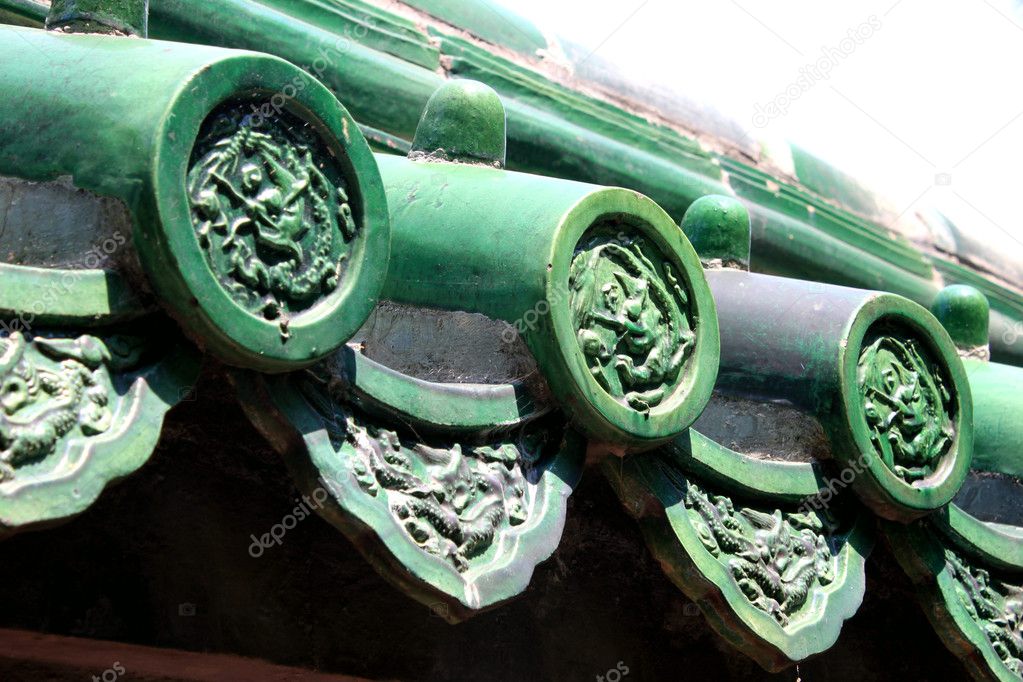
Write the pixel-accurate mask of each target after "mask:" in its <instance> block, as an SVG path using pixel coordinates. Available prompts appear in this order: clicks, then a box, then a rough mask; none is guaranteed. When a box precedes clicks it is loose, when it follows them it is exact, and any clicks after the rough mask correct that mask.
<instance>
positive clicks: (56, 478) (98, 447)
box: [0, 320, 198, 536]
mask: <svg viewBox="0 0 1023 682" xmlns="http://www.w3.org/2000/svg"><path fill="white" fill-rule="evenodd" d="M168 331H169V330H166V329H163V330H161V329H160V325H159V324H157V323H154V321H153V320H148V321H147V322H146V323H145V324H139V325H137V326H135V327H129V328H127V329H126V330H122V331H117V332H114V331H111V330H96V331H94V332H93V333H92V334H81V333H79V332H74V331H70V330H59V329H52V328H51V329H46V330H40V331H38V332H34V333H31V334H25V333H22V332H20V331H16V332H11V333H5V334H4V335H3V337H2V338H0V393H2V396H3V398H2V399H0V536H4V535H7V534H10V533H13V532H17V531H22V530H28V529H32V528H35V527H39V526H42V525H47V524H50V523H52V522H56V521H59V520H64V519H67V518H69V517H72V516H74V515H76V514H78V513H80V512H82V511H84V510H85V509H86V508H87V507H88V506H89V505H91V504H92V503H93V502H94V501H95V500H96V498H97V497H98V496H99V494H100V493H101V492H102V491H103V488H104V487H105V486H106V485H108V484H109V483H112V482H114V481H116V480H118V479H120V478H122V477H124V476H127V475H128V474H130V473H132V472H134V471H135V470H136V469H138V468H139V467H141V466H142V465H143V464H145V463H146V461H147V460H148V459H149V456H150V454H152V452H153V449H154V448H155V447H156V442H157V440H158V438H159V436H160V428H161V425H162V423H163V416H164V414H165V413H166V412H167V410H168V409H170V407H172V406H173V405H175V404H176V403H177V402H178V401H179V400H181V399H182V398H184V397H185V396H186V395H187V393H188V391H189V390H190V389H191V387H192V384H193V382H194V381H195V379H196V376H197V375H198V357H197V355H196V353H195V352H194V351H193V350H191V349H190V348H189V347H188V346H187V345H186V344H184V343H183V341H182V340H179V339H177V338H176V337H177V335H176V334H174V333H173V332H171V333H170V334H168Z"/></svg>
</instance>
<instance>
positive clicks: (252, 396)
mask: <svg viewBox="0 0 1023 682" xmlns="http://www.w3.org/2000/svg"><path fill="white" fill-rule="evenodd" d="M352 380H353V377H351V375H350V373H338V371H337V366H336V365H335V366H334V367H331V365H330V364H324V365H320V366H317V367H316V368H314V369H311V370H305V371H303V372H299V373H293V374H290V375H285V376H280V377H273V378H268V377H261V376H258V375H255V374H246V375H241V374H239V375H236V379H235V381H236V384H237V385H238V387H239V397H240V399H241V402H242V406H243V407H244V408H245V410H246V411H247V412H248V414H249V416H250V417H251V418H252V420H253V422H254V423H255V424H256V426H257V427H258V428H260V429H261V430H262V431H263V433H264V434H265V435H266V437H267V438H268V439H269V440H270V441H271V442H272V443H273V444H274V445H275V447H277V448H278V449H279V450H280V451H281V452H282V453H283V454H284V455H285V457H286V459H287V461H288V465H289V468H290V469H291V470H292V472H293V474H294V475H295V477H296V479H297V480H298V482H299V484H300V485H301V486H302V487H303V489H304V490H305V492H306V493H307V494H308V495H310V496H312V497H313V499H317V500H323V499H325V500H326V503H325V504H324V505H322V506H321V507H319V508H318V509H317V511H318V512H319V513H320V514H321V515H323V516H324V517H325V518H326V519H327V520H328V521H330V522H331V523H332V524H334V525H335V526H337V527H338V528H339V529H340V530H341V531H342V532H344V533H345V534H346V535H347V536H348V537H349V538H350V539H351V540H352V541H353V542H354V543H355V544H356V546H357V547H358V548H359V549H360V550H361V551H362V552H363V553H364V554H365V555H366V557H367V559H368V560H369V561H370V562H371V563H372V564H373V565H374V566H375V567H376V568H377V570H379V571H380V572H381V573H382V574H383V575H384V577H385V578H387V579H389V580H391V581H392V582H394V583H395V584H396V585H397V586H398V587H399V588H400V589H402V590H403V591H405V592H407V593H408V594H409V595H410V596H412V597H413V598H415V599H418V600H420V601H422V602H423V603H424V604H427V605H428V606H430V607H431V608H432V609H434V611H435V612H436V613H437V614H438V615H440V616H442V617H444V618H446V619H448V620H449V621H451V622H458V621H460V620H463V619H465V618H468V617H469V616H471V615H473V614H474V613H475V612H477V611H478V610H480V609H485V608H489V607H492V606H494V605H496V604H498V603H500V602H502V601H505V600H507V599H510V598H511V597H514V596H516V595H517V594H519V593H521V592H522V591H523V590H525V588H526V586H527V585H528V583H529V579H530V576H531V575H532V572H533V569H534V567H535V566H536V564H538V563H539V562H541V561H543V560H544V559H546V558H547V557H548V556H549V555H550V554H551V553H552V552H553V551H554V549H555V548H556V547H557V545H558V542H559V540H560V538H561V532H562V529H563V527H564V522H565V513H566V502H567V497H568V495H569V494H570V493H571V491H572V489H573V487H574V486H575V484H576V482H577V481H578V478H579V475H580V474H581V471H582V459H583V447H584V443H583V441H582V439H581V438H579V437H578V436H576V435H575V434H574V433H573V432H572V431H571V429H568V428H567V427H566V426H565V424H564V421H563V419H562V418H560V417H559V416H551V417H549V418H543V419H522V418H519V419H518V420H516V421H513V422H507V421H506V423H504V424H503V425H501V426H498V425H496V424H495V423H494V422H493V421H491V420H492V419H493V416H494V415H495V414H497V413H502V412H503V413H505V414H507V413H508V410H509V409H510V408H511V406H510V405H509V402H508V396H507V395H505V394H503V393H501V392H492V391H491V390H489V389H491V388H496V387H484V386H474V385H453V384H444V385H436V384H430V383H429V382H422V381H416V380H413V379H411V378H409V377H404V376H402V375H400V374H397V373H394V372H391V373H390V374H389V376H386V377H384V376H382V375H381V373H380V372H379V371H377V372H376V373H374V374H371V375H370V376H364V377H362V378H361V379H359V380H358V381H357V382H356V383H354V384H353V383H349V382H351V381H352ZM359 382H361V385H362V387H361V388H360V386H359ZM401 382H405V383H406V384H407V387H406V388H405V389H401V388H400V387H396V384H398V383H401ZM412 392H415V393H417V394H418V398H419V399H421V400H424V401H427V402H430V403H432V405H431V406H430V408H429V409H428V410H423V411H419V409H418V406H409V405H408V404H407V402H406V401H404V399H402V398H401V397H400V396H402V395H408V394H410V393H412ZM395 397H397V398H398V400H396V401H395V402H396V403H397V412H396V410H395V409H394V408H391V407H390V405H388V404H387V403H386V402H385V401H387V400H388V399H391V398H395ZM472 402H475V403H476V405H475V406H474V407H469V405H470V403H472ZM403 403H404V404H403ZM481 403H482V404H481ZM357 405H366V406H368V407H369V408H370V410H371V412H364V411H363V410H362V409H360V408H359V407H358V406H357ZM410 407H411V409H412V410H415V414H416V417H417V418H416V420H415V425H414V426H412V427H411V428H410V427H409V426H408V425H407V423H405V422H406V420H405V419H404V418H403V417H401V416H400V414H401V412H402V411H403V410H408V409H410ZM467 410H468V412H466V411H467ZM459 413H460V414H459ZM526 414H527V415H529V413H528V412H526ZM529 416H534V415H529ZM473 422H475V423H473Z"/></svg>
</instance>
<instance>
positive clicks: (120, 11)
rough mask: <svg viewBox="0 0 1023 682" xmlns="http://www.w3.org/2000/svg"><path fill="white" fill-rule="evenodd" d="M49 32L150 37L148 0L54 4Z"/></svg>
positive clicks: (63, 0)
mask: <svg viewBox="0 0 1023 682" xmlns="http://www.w3.org/2000/svg"><path fill="white" fill-rule="evenodd" d="M46 28H48V29H51V30H61V31H67V32H71V33H113V34H120V35H131V36H142V37H143V38H145V37H146V36H147V35H148V33H149V0H52V2H51V3H50V12H49V15H48V16H47V17H46Z"/></svg>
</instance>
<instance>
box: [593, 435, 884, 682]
mask: <svg viewBox="0 0 1023 682" xmlns="http://www.w3.org/2000/svg"><path fill="white" fill-rule="evenodd" d="M694 465H695V467H696V468H698V469H700V470H702V471H704V473H705V474H706V475H700V474H694V472H693V467H694ZM603 469H604V473H605V474H606V475H607V476H608V478H609V479H610V480H611V482H612V484H613V486H614V487H615V489H616V490H617V491H618V494H619V497H620V498H621V501H622V504H623V505H624V506H625V508H626V510H627V511H628V512H629V513H630V514H632V515H633V516H635V517H636V518H637V519H638V520H639V521H640V524H641V526H642V528H643V532H644V535H645V536H646V538H647V543H648V545H649V546H650V549H651V551H652V552H653V554H654V556H655V557H656V558H657V560H658V561H659V562H660V563H661V565H662V566H663V567H664V569H665V572H666V573H667V574H668V577H670V578H671V579H672V580H673V581H674V582H675V583H676V584H677V585H678V586H679V588H680V589H681V590H682V591H683V592H685V593H686V595H687V596H688V597H689V598H690V599H692V600H693V601H695V602H696V603H697V604H698V605H699V606H700V608H701V609H702V610H703V611H704V614H705V615H706V616H707V619H708V622H709V623H710V625H711V626H712V627H713V628H714V629H715V630H716V631H717V632H718V634H719V635H721V636H722V637H723V638H724V639H726V640H727V641H728V642H730V643H731V644H732V645H734V646H736V647H737V648H739V649H740V650H741V651H742V652H743V653H745V654H747V655H749V656H750V657H752V658H753V659H754V660H756V661H757V662H758V663H759V664H760V665H762V666H763V667H764V668H766V669H768V670H780V669H782V668H785V667H787V666H789V665H791V664H792V663H794V662H798V661H800V660H802V659H804V658H806V657H808V656H812V655H814V654H816V653H819V652H821V651H824V650H826V649H828V648H829V647H830V646H831V645H832V644H834V642H835V640H836V639H837V638H838V635H839V632H840V631H841V628H842V624H843V623H844V621H845V620H846V619H848V618H849V617H851V616H852V615H853V614H854V613H855V612H856V610H857V609H858V608H859V605H860V602H861V601H862V599H863V592H864V588H865V575H864V567H865V561H866V557H867V555H868V554H869V552H870V549H871V547H872V545H873V532H872V531H873V528H872V526H873V524H872V522H871V519H870V518H869V516H868V515H867V514H866V513H864V512H862V511H858V510H856V509H855V507H849V506H847V505H836V506H835V507H834V508H833V509H830V510H829V509H826V508H821V509H817V508H811V505H810V504H809V503H808V501H809V500H811V499H812V498H813V497H814V496H816V495H817V494H818V493H819V492H820V490H821V489H822V482H821V479H820V476H819V471H816V470H815V468H814V466H813V465H811V464H802V463H780V462H768V461H755V460H751V459H749V458H747V457H744V456H743V455H740V454H739V453H735V452H732V451H730V450H728V449H727V448H724V447H722V446H720V445H718V444H717V443H714V442H713V441H711V440H709V439H707V438H705V437H703V436H701V435H700V434H698V433H695V432H693V431H692V430H690V431H688V432H687V433H686V434H685V435H683V436H681V437H679V438H678V439H677V440H675V441H673V442H672V443H671V444H670V445H668V446H665V447H664V448H662V449H660V450H657V451H655V452H652V453H644V454H642V455H633V456H631V457H627V458H626V459H625V460H624V462H619V461H616V460H607V461H605V463H604V465H603ZM765 490H770V492H769V493H768V492H765ZM800 501H802V502H803V503H804V504H799V502H800Z"/></svg>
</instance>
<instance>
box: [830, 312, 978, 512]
mask: <svg viewBox="0 0 1023 682" xmlns="http://www.w3.org/2000/svg"><path fill="white" fill-rule="evenodd" d="M841 385H842V393H843V395H842V404H843V412H844V414H843V418H844V420H845V422H846V425H847V428H848V429H849V432H850V439H849V440H850V443H848V444H844V445H842V446H840V447H838V448H836V454H837V455H838V457H839V459H840V460H841V463H842V465H843V466H844V467H846V468H851V469H852V470H853V472H854V474H855V479H854V483H853V486H854V488H855V489H856V490H857V492H858V493H859V494H860V495H861V497H863V498H864V500H865V501H866V502H867V503H868V505H870V506H871V507H872V508H873V509H874V511H875V512H877V513H878V514H880V515H881V516H884V517H885V518H889V519H892V520H897V521H911V520H913V519H915V518H919V517H920V516H923V515H925V514H927V513H930V512H932V511H934V510H935V509H938V508H940V507H942V506H944V505H945V504H947V503H948V502H950V501H951V500H952V499H953V498H954V497H955V495H956V493H957V492H958V491H959V488H960V487H961V486H962V484H963V482H964V481H965V479H966V476H967V474H968V473H969V470H970V463H971V460H972V453H973V427H972V424H973V416H972V402H971V396H970V390H969V385H968V383H967V378H966V373H965V370H964V368H963V365H962V362H961V360H960V359H959V357H958V355H957V354H956V349H955V346H954V345H953V344H952V340H951V338H950V337H949V335H948V333H947V332H945V330H944V329H943V328H942V327H941V325H940V323H939V322H938V321H937V319H935V318H934V316H933V315H931V314H930V313H929V312H928V311H927V310H926V309H924V308H923V307H922V306H920V305H918V304H916V303H913V302H912V301H909V300H907V299H904V298H902V297H900V296H895V295H890V294H882V295H879V296H877V297H875V298H873V299H871V300H870V301H869V302H868V303H867V304H866V305H864V306H863V308H861V309H860V311H859V313H858V314H857V316H856V318H855V320H854V321H853V323H852V325H851V328H850V330H849V334H848V343H847V345H846V347H845V349H844V352H843V359H842V382H841ZM843 480H844V479H843Z"/></svg>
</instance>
